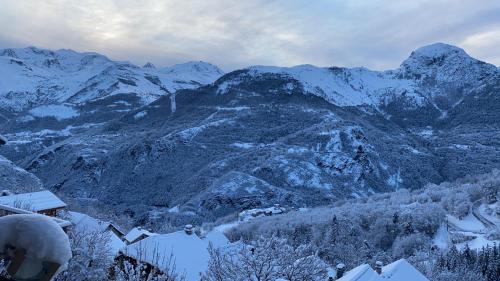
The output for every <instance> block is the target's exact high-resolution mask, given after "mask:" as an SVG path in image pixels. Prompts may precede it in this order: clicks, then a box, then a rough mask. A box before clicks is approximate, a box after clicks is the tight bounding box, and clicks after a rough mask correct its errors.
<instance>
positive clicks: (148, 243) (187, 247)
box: [116, 225, 229, 281]
mask: <svg viewBox="0 0 500 281" xmlns="http://www.w3.org/2000/svg"><path fill="white" fill-rule="evenodd" d="M210 243H211V244H212V245H213V246H214V247H222V246H225V245H227V244H228V243H229V240H228V239H227V238H226V237H225V236H224V234H223V233H222V232H218V231H212V232H210V233H208V234H206V236H204V237H200V236H198V235H197V234H196V232H195V231H194V226H192V225H186V226H185V227H184V230H181V231H177V232H173V233H168V234H156V235H154V236H151V237H148V238H145V239H143V240H140V241H138V242H136V243H133V244H130V245H128V246H127V247H126V248H125V249H123V250H122V251H120V252H121V253H120V255H119V256H118V257H117V258H116V260H117V262H118V264H120V263H121V262H124V261H127V262H130V263H132V264H137V263H138V262H141V263H143V264H146V265H147V268H146V270H147V271H148V272H155V271H164V270H168V269H169V267H170V266H171V265H172V264H171V262H173V261H172V260H171V257H174V258H175V267H176V270H177V272H178V273H183V272H185V273H186V280H187V281H196V280H200V279H199V277H200V273H202V272H205V271H206V270H207V268H208V262H209V259H210V255H209V253H208V246H209V244H210Z"/></svg>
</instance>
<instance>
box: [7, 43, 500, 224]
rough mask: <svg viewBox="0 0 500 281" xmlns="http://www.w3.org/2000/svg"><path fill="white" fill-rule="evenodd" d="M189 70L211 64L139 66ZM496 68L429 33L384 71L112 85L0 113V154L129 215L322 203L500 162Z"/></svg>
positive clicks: (301, 70) (194, 215) (302, 70)
mask: <svg viewBox="0 0 500 281" xmlns="http://www.w3.org/2000/svg"><path fill="white" fill-rule="evenodd" d="M4 57H5V56H4ZM207 67H209V66H207ZM193 68H194V69H195V70H196V73H211V71H207V72H205V70H204V69H205V68H203V67H196V65H194V66H193V65H190V64H187V65H184V66H182V67H178V68H177V69H178V72H176V71H172V70H165V69H161V68H160V69H159V68H153V67H147V69H148V70H147V71H151V69H153V70H154V71H156V72H158V73H163V74H165V75H168V73H170V74H171V73H175V75H177V76H182V75H181V74H179V72H181V71H180V70H179V69H181V70H182V69H189V71H191V69H193ZM198 69H199V70H200V71H197V70H198ZM209 69H210V67H209ZM141 71H145V70H143V69H142V70H141ZM189 71H188V72H189ZM110 73H111V72H110ZM117 73H121V72H113V73H111V74H110V75H111V77H120V75H118V74H117ZM201 76H204V75H201ZM499 77H500V75H499V69H498V68H497V67H496V66H493V65H491V64H487V63H484V62H481V61H478V60H475V59H473V58H471V57H470V56H468V55H467V54H466V53H465V52H464V51H463V50H461V49H459V48H457V47H454V46H450V45H446V44H441V43H438V44H433V45H430V46H426V47H423V48H420V49H417V50H416V51H415V52H413V53H412V54H411V55H410V57H409V58H408V59H407V60H405V61H404V62H403V63H402V64H401V66H400V67H399V68H398V69H396V70H391V71H383V72H377V71H371V70H368V69H365V68H353V69H348V68H339V67H331V68H318V67H314V66H310V65H304V66H297V67H292V68H281V67H263V66H254V67H249V68H246V69H241V70H236V71H233V72H230V73H227V74H225V75H222V76H221V77H220V78H219V79H217V80H215V81H214V82H213V83H211V82H209V83H208V84H207V85H205V86H201V87H186V88H185V89H182V90H177V91H176V92H175V94H172V93H170V94H167V95H165V94H158V92H153V95H151V97H153V98H152V99H153V100H154V101H153V102H151V103H147V104H146V105H144V103H141V100H140V98H138V96H140V94H137V93H135V92H131V93H128V94H124V93H122V92H121V91H118V92H113V94H111V95H107V96H106V97H104V98H97V99H95V98H90V99H88V100H87V101H85V102H84V103H83V104H78V105H77V106H75V105H74V104H70V105H68V103H67V102H63V103H59V104H57V106H69V107H71V108H73V109H74V110H75V111H76V112H77V113H78V114H72V112H71V111H70V110H66V111H68V112H66V115H65V116H69V117H68V118H64V116H62V117H63V118H59V119H58V118H56V117H54V116H52V115H48V114H45V116H44V114H43V112H46V111H43V110H42V114H40V112H37V111H36V110H35V111H33V110H34V109H35V108H36V107H35V108H31V109H30V110H25V111H21V112H14V113H12V112H8V114H10V115H9V116H11V117H10V118H9V117H8V116H7V119H8V120H7V121H5V122H4V124H3V125H2V126H3V131H2V133H3V134H5V136H6V137H7V139H9V143H8V145H6V146H4V147H3V148H1V151H0V154H4V155H6V156H7V157H8V158H10V159H13V160H14V161H15V162H16V163H17V164H19V165H20V166H22V167H24V168H26V169H27V170H28V171H29V172H32V173H34V174H35V175H37V176H38V177H39V178H40V179H41V180H42V181H43V183H44V184H45V185H46V187H48V188H50V189H52V190H54V191H56V192H59V193H62V194H64V195H65V196H69V197H71V198H74V199H75V200H77V201H80V203H81V204H94V203H95V202H98V203H102V204H105V205H107V206H110V208H111V209H112V210H113V211H117V212H123V211H126V213H127V214H129V215H130V216H131V217H133V218H134V219H136V220H139V221H141V222H146V221H149V220H154V219H159V218H165V217H172V216H175V217H177V218H178V217H181V218H186V217H187V218H189V220H196V219H201V220H210V219H215V218H217V217H220V216H224V215H226V214H229V213H231V212H234V211H240V210H243V209H247V208H254V207H261V206H268V205H270V204H274V203H280V204H283V205H287V206H304V205H305V206H312V205H322V204H329V203H331V202H334V201H336V200H340V199H342V198H351V197H363V196H366V195H368V194H372V193H377V192H384V191H392V190H395V189H399V188H410V189H415V188H420V187H422V186H424V185H425V184H426V183H428V182H433V183H439V182H442V181H449V180H453V179H456V178H459V177H463V176H465V175H468V174H476V173H484V172H489V171H490V170H491V169H494V168H499V167H500V163H499V161H498V159H499V156H500V133H499V130H500V122H499V121H500V115H499V112H500V95H499V92H500V79H499ZM96 79H100V78H96ZM113 79H114V78H113ZM117 79H119V78H117ZM141 79H142V78H141ZM164 79H166V78H164ZM120 83H121V82H120ZM162 83H163V82H162ZM121 84H123V83H121ZM125 84H126V83H125ZM120 87H121V86H120ZM127 87H128V86H127ZM139 88H140V87H139ZM130 89H131V91H132V90H133V88H130ZM157 91H161V90H157ZM89 93H91V94H90V97H93V96H94V94H95V92H94V91H89ZM115 93H117V94H115ZM156 95H157V96H156ZM82 96H83V95H79V97H82ZM0 99H1V98H0ZM127 104H129V105H127ZM56 110H57V112H58V114H59V115H60V113H61V112H65V111H64V110H62V109H61V108H57V109H56ZM110 112H113V113H112V114H111V113H110ZM8 114H4V115H8ZM12 116H13V117H12ZM27 116H31V118H28V117H27ZM59 117H61V116H59ZM89 202H94V203H89ZM172 210H175V211H172Z"/></svg>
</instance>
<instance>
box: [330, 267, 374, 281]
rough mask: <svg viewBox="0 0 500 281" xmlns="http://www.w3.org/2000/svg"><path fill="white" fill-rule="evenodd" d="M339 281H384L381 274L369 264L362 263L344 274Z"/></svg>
mask: <svg viewBox="0 0 500 281" xmlns="http://www.w3.org/2000/svg"><path fill="white" fill-rule="evenodd" d="M337 281H383V280H382V278H381V277H380V275H379V274H378V273H377V272H375V270H373V269H372V267H371V266H370V265H368V264H362V265H360V266H358V267H355V268H353V269H351V270H349V271H348V272H346V273H345V274H344V276H343V277H342V278H340V279H338V280H337Z"/></svg>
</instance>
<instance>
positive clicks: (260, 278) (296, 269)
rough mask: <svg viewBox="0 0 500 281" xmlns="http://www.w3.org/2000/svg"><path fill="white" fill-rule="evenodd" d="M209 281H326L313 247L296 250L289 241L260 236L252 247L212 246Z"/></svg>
mask: <svg viewBox="0 0 500 281" xmlns="http://www.w3.org/2000/svg"><path fill="white" fill-rule="evenodd" d="M209 253H210V262H209V267H208V270H207V272H206V274H205V276H204V280H207V281H229V280H235V281H243V280H256V281H274V280H276V279H278V278H285V279H287V280H290V281H294V280H305V281H308V280H311V281H315V280H323V279H324V277H325V274H326V264H325V263H324V262H323V261H322V260H321V259H320V258H319V257H318V256H317V255H316V252H315V251H314V250H313V247H312V246H311V245H300V246H298V247H293V246H291V245H290V244H288V243H287V241H286V239H280V238H277V237H275V236H273V237H270V238H263V237H260V238H259V239H258V240H256V241H253V242H252V243H250V245H245V244H243V243H239V244H238V246H235V247H232V248H230V249H216V248H214V247H212V246H210V247H209Z"/></svg>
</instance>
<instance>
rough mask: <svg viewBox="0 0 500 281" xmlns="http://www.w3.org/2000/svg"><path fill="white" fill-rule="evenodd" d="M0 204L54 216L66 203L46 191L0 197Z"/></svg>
mask: <svg viewBox="0 0 500 281" xmlns="http://www.w3.org/2000/svg"><path fill="white" fill-rule="evenodd" d="M0 204H2V205H6V206H11V207H16V208H19V209H24V210H28V211H32V212H35V213H38V214H44V215H47V216H56V214H57V212H58V211H59V210H62V209H64V208H65V207H66V203H64V202H63V201H62V200H61V199H59V197H57V196H56V195H55V194H54V193H52V192H50V191H48V190H44V191H38V192H31V193H21V194H11V195H7V196H0Z"/></svg>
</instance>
